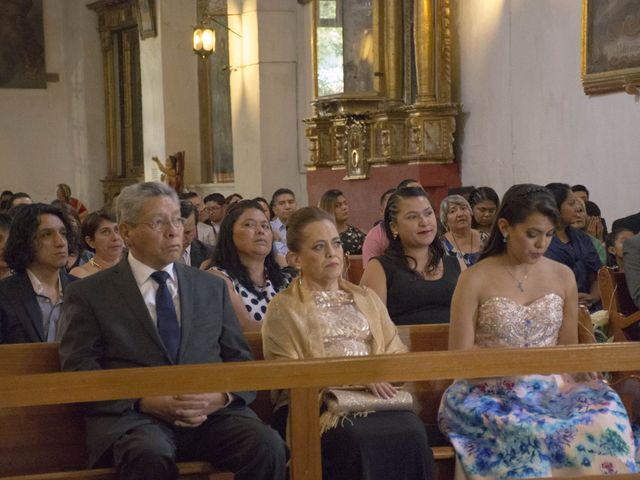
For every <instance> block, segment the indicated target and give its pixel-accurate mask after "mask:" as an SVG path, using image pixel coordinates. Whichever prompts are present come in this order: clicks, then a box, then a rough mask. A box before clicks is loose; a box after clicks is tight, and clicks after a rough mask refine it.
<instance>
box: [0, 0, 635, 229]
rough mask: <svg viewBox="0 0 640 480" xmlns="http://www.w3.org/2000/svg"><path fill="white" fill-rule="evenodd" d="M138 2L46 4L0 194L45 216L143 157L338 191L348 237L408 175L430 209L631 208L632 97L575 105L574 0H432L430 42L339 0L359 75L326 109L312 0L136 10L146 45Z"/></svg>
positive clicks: (399, 10) (247, 188) (254, 186)
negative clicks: (535, 200)
mask: <svg viewBox="0 0 640 480" xmlns="http://www.w3.org/2000/svg"><path fill="white" fill-rule="evenodd" d="M9 3H11V2H9ZM136 3H137V2H134V1H128V2H127V1H107V0H105V1H97V2H92V3H88V2H86V1H84V0H64V1H63V0H47V1H46V2H43V5H42V9H43V10H42V16H43V23H44V58H45V67H46V74H47V77H46V78H47V79H46V83H45V85H44V87H46V88H0V103H1V104H2V111H3V112H4V115H3V118H2V119H1V120H0V144H1V145H2V165H3V182H2V186H3V189H9V190H12V191H25V192H28V193H29V194H31V195H32V197H33V198H34V199H35V200H37V201H47V202H48V201H51V200H52V199H53V198H54V197H55V185H56V184H58V183H66V184H68V185H70V187H71V190H72V192H73V194H74V195H75V196H77V197H78V198H80V199H82V200H83V201H84V203H85V204H86V205H87V206H88V207H89V209H90V210H94V209H98V208H100V207H101V206H102V205H103V204H104V203H105V201H108V200H109V198H110V196H112V195H113V194H114V193H116V192H117V191H118V190H119V189H120V188H121V187H122V186H123V185H125V184H127V182H129V183H130V182H132V181H135V180H140V179H146V180H150V179H158V178H159V176H160V172H159V170H158V167H157V165H156V164H155V163H154V162H153V161H152V158H153V157H157V158H159V159H161V160H163V161H164V159H166V158H168V157H169V155H172V154H174V153H176V152H180V151H184V152H185V169H184V186H185V189H187V190H193V191H197V192H199V193H200V194H205V195H206V194H207V193H211V192H214V191H215V192H220V193H222V194H224V195H228V194H230V193H232V192H240V193H242V194H243V195H244V196H245V197H252V196H258V195H259V196H263V197H267V198H269V197H270V195H271V193H272V192H273V191H274V190H275V189H277V188H279V187H288V188H291V189H292V190H293V191H294V192H295V193H296V195H297V196H298V197H299V199H300V201H299V204H301V205H304V204H307V203H314V202H317V200H318V198H319V196H320V194H321V193H322V191H324V190H326V189H328V188H332V187H335V188H341V189H343V190H344V191H345V193H346V194H347V196H349V197H351V198H353V200H356V199H357V201H355V202H353V203H354V204H353V205H352V217H353V221H356V223H357V224H358V226H360V228H368V226H369V225H371V223H372V221H373V219H375V214H369V213H367V212H366V206H367V204H368V202H369V201H376V200H377V198H378V197H379V195H380V194H381V193H382V192H383V191H385V190H386V189H387V188H389V187H391V186H394V185H395V184H397V182H398V181H399V180H401V179H402V178H407V177H409V178H410V177H419V180H420V181H421V182H422V183H423V185H424V186H425V187H426V188H427V189H428V190H429V189H430V191H431V192H430V193H432V194H435V196H436V198H438V197H440V198H441V196H444V194H446V191H443V189H444V190H446V188H448V187H451V186H460V185H463V186H473V185H475V186H480V185H488V186H491V187H493V188H494V189H495V190H496V191H497V192H498V193H499V194H502V193H503V192H504V191H505V190H506V189H507V188H508V187H509V186H510V185H512V184H514V183H520V182H531V183H539V184H546V183H549V182H552V181H560V182H565V183H569V184H571V185H573V184H584V185H586V186H587V187H588V188H589V189H590V191H591V193H592V198H593V199H594V201H595V202H596V203H597V204H598V205H599V206H600V208H601V210H602V212H603V215H604V216H605V217H607V218H612V219H614V218H619V217H622V216H625V215H629V214H631V213H634V212H636V211H637V203H638V193H637V188H635V187H636V185H635V180H634V178H635V177H634V175H633V174H632V172H634V171H635V168H636V161H637V152H638V150H639V148H638V147H639V146H640V145H639V143H640V136H638V135H637V125H638V119H639V115H640V113H639V108H638V106H639V104H640V97H639V96H638V94H637V90H634V89H633V85H631V87H632V88H630V89H628V92H625V90H624V89H622V88H620V89H618V90H616V91H611V92H605V93H601V94H591V95H587V94H585V90H584V88H583V84H582V82H581V60H582V57H581V55H582V48H583V47H582V42H583V39H582V34H583V24H582V18H583V17H582V13H583V5H582V4H583V2H582V1H581V0H569V1H563V2H557V1H553V0H540V1H536V2H527V1H517V0H482V1H481V0H465V1H461V0H448V1H438V2H435V3H434V4H433V5H434V6H432V7H429V8H430V9H432V10H433V11H426V12H422V13H419V15H422V20H423V21H424V22H432V23H431V24H428V23H424V25H425V28H424V29H423V30H424V31H423V30H418V31H416V29H415V28H414V25H421V22H420V21H419V22H417V23H415V21H416V20H415V19H414V18H413V17H414V16H415V12H413V9H412V7H411V6H412V5H413V2H409V1H405V2H402V1H397V2H396V1H382V0H379V1H362V2H353V3H354V6H353V7H352V8H354V9H356V10H357V9H361V10H366V11H367V15H365V16H362V15H360V14H357V12H355V10H354V12H355V13H354V12H351V13H352V14H350V13H349V12H347V14H346V15H345V16H344V18H342V17H341V18H340V19H339V20H338V21H339V22H343V23H344V25H345V29H344V32H345V35H344V42H345V45H346V46H347V47H348V48H347V47H345V48H344V55H345V56H351V57H353V59H357V58H364V60H363V61H362V62H361V65H364V67H362V68H361V69H360V70H361V71H358V70H357V69H358V67H357V66H355V67H354V65H355V63H353V62H351V68H352V70H354V72H355V73H354V72H351V73H349V71H348V69H347V67H344V69H343V71H342V72H340V73H341V74H342V75H344V79H343V82H344V85H342V87H343V88H342V90H345V92H342V91H341V90H340V87H335V86H333V87H332V86H329V87H327V86H326V85H325V86H324V87H323V86H322V85H321V86H320V88H321V89H322V88H334V90H335V88H337V90H335V91H336V92H338V93H334V90H331V91H329V93H330V94H329V95H323V93H326V92H323V91H322V90H321V91H320V92H319V91H318V85H319V83H321V84H322V82H323V81H325V80H323V78H320V77H318V75H319V74H320V76H322V70H323V68H324V69H328V70H327V71H328V72H331V68H334V70H335V66H334V67H331V62H330V61H329V63H326V62H325V63H322V62H323V59H322V58H320V59H318V55H319V54H322V52H323V51H324V50H323V49H322V44H320V45H318V39H319V37H318V34H317V32H318V31H321V30H322V22H321V21H320V22H318V21H316V20H315V18H316V17H315V16H314V15H315V14H314V8H316V6H317V5H318V2H309V1H297V2H296V1H294V0H245V1H243V0H227V1H214V0H209V1H204V0H171V1H169V0H156V1H155V2H142V3H149V4H150V5H152V11H151V12H149V13H148V15H149V17H148V21H149V22H151V23H150V25H147V27H145V28H148V29H149V32H148V33H147V34H145V35H144V37H145V38H142V35H141V34H140V35H138V37H135V35H132V32H134V33H136V32H137V31H138V29H139V26H138V23H137V22H138V20H137V18H138V17H136V15H138V13H139V12H138V11H137V10H136V8H134V6H135V5H134V4H136ZM332 3H333V4H335V2H328V3H327V5H330V4H332ZM338 3H340V5H342V3H343V2H338ZM351 3H352V2H344V4H345V5H347V4H351ZM6 15H7V18H9V15H10V9H9V8H7V11H6ZM116 17H117V18H116ZM360 17H362V18H363V19H364V20H363V21H362V22H360V23H361V25H358V23H357V22H355V21H353V22H352V20H351V19H355V18H360ZM5 21H8V20H5ZM203 21H205V22H207V21H208V23H210V24H211V25H212V26H214V27H215V30H216V34H217V48H216V51H215V52H214V53H213V54H212V55H211V56H209V57H207V58H204V59H203V58H201V57H199V56H198V55H196V54H195V53H194V52H193V46H192V32H193V29H194V26H196V25H199V24H201V23H202V22H203ZM324 21H325V22H326V20H324ZM109 22H111V24H110V23H109ZM351 22H352V23H351ZM363 22H364V23H363ZM366 22H368V23H367V24H366V25H365V23H366ZM445 22H446V23H445ZM350 23H351V24H350ZM318 29H320V30H318ZM358 29H360V30H359V31H358ZM325 30H327V28H325ZM328 30H331V28H328ZM350 30H351V31H350ZM349 35H351V38H349ZM341 41H342V40H341ZM320 42H322V35H320ZM349 42H351V43H349ZM416 42H417V43H416ZM5 45H8V43H5ZM325 50H326V49H325ZM324 52H325V54H326V51H324ZM407 52H409V53H407ZM319 61H320V63H318V62H319ZM334 63H335V62H334ZM347 63H348V62H347V61H346V60H345V63H344V64H345V65H347ZM365 64H366V65H365ZM319 69H320V71H319ZM338 70H341V69H340V68H338ZM358 74H360V76H361V77H363V78H364V77H365V76H366V77H367V78H366V79H365V80H363V81H361V82H360V84H358V83H357V81H356V80H354V78H351V79H350V78H349V76H350V75H351V76H352V77H353V75H356V76H357V75H358ZM127 85H128V86H127ZM417 90H419V91H417ZM319 94H320V96H319ZM336 112H338V113H337V114H336ZM394 112H395V113H394ZM361 114H366V115H365V117H367V118H366V121H365V127H366V132H364V134H363V135H364V136H363V137H362V139H363V140H364V139H365V137H367V136H368V138H366V140H367V141H366V142H365V141H362V142H357V143H358V146H359V148H360V151H359V152H360V153H358V155H359V156H360V160H361V164H362V166H363V167H364V168H365V169H366V173H363V172H360V173H359V174H355V175H354V174H353V172H351V173H349V174H347V173H348V172H347V167H348V162H347V157H348V152H347V150H349V148H348V147H347V146H346V143H345V142H346V137H345V119H350V120H349V121H351V120H353V119H358V118H360V117H359V115H361ZM389 114H391V115H389ZM394 115H395V116H394ZM329 118H334V120H335V119H337V120H339V121H333V124H326V120H327V119H329ZM434 119H437V122H434V121H432V120H434ZM444 119H446V122H444V123H442V122H443V121H444ZM323 122H324V123H323ZM340 122H342V123H341V124H340ZM330 123H331V122H330ZM398 129H399V130H398ZM350 130H352V128H351V126H350ZM412 135H413V138H412ZM421 135H422V137H423V138H422V140H424V142H423V143H424V145H423V147H424V148H422V149H421V148H419V147H416V148H414V147H415V146H416V145H418V144H419V143H420V140H421V139H420V138H418V137H420V136H421ZM438 135H440V137H438V141H439V142H436V143H437V145H436V144H435V143H431V144H429V142H428V137H429V136H438ZM319 138H320V140H318V139H319ZM319 141H321V142H324V143H319ZM354 141H355V140H354ZM327 142H328V143H327ZM412 142H417V143H416V144H413V143H412ZM401 143H402V145H400V144H401ZM336 145H339V146H338V147H336ZM412 145H413V147H412ZM412 148H414V150H411V149H412ZM330 150H333V151H330ZM383 150H384V151H383ZM336 152H337V153H336ZM318 155H320V158H318ZM372 215H373V216H372Z"/></svg>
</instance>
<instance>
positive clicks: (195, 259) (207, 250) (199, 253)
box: [190, 238, 213, 268]
mask: <svg viewBox="0 0 640 480" xmlns="http://www.w3.org/2000/svg"><path fill="white" fill-rule="evenodd" d="M212 253H213V247H211V246H209V245H207V244H206V243H204V242H201V241H200V240H198V239H197V238H196V239H195V240H194V241H193V242H191V251H190V256H191V266H192V267H196V268H200V265H202V262H204V261H205V260H206V259H207V258H209V257H210V256H211V254H212Z"/></svg>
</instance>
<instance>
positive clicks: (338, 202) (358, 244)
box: [318, 189, 366, 255]
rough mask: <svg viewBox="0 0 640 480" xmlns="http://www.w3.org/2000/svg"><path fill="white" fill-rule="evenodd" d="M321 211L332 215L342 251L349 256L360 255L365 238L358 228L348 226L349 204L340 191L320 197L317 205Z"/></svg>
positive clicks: (330, 192) (328, 192)
mask: <svg viewBox="0 0 640 480" xmlns="http://www.w3.org/2000/svg"><path fill="white" fill-rule="evenodd" d="M318 206H319V207H320V208H321V209H322V210H324V211H325V212H327V213H330V214H331V215H333V218H334V219H335V222H336V228H337V229H338V233H339V234H340V241H341V242H342V249H343V250H344V251H345V253H348V254H349V255H361V254H362V244H363V243H364V239H365V237H366V235H365V233H364V232H363V231H362V230H360V229H359V228H356V227H354V226H353V225H349V224H348V223H347V222H348V221H349V203H348V202H347V199H346V198H345V196H344V194H343V193H342V192H341V191H340V190H336V189H333V190H328V191H326V192H324V194H323V195H322V197H320V203H319V205H318Z"/></svg>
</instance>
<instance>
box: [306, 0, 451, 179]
mask: <svg viewBox="0 0 640 480" xmlns="http://www.w3.org/2000/svg"><path fill="white" fill-rule="evenodd" d="M314 10H315V14H314V22H315V23H314V25H313V29H312V31H313V39H312V46H313V58H314V78H315V85H314V89H315V90H314V94H315V95H314V96H315V101H314V105H313V106H314V115H313V117H312V118H309V119H307V120H305V122H306V124H307V129H306V135H307V138H308V139H309V141H310V149H309V150H310V157H309V160H308V163H307V167H308V169H309V170H312V171H313V170H316V169H320V168H332V169H346V171H347V175H346V177H345V178H346V179H361V178H365V177H366V176H367V171H368V168H369V166H370V165H395V164H434V163H452V162H453V160H454V152H453V140H454V133H455V129H456V120H455V117H456V115H457V114H458V113H459V109H460V106H459V105H458V104H457V103H454V102H452V99H451V49H452V44H451V25H450V19H451V6H450V0H352V1H347V0H314Z"/></svg>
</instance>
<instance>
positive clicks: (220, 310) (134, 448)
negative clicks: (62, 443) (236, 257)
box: [60, 182, 286, 480]
mask: <svg viewBox="0 0 640 480" xmlns="http://www.w3.org/2000/svg"><path fill="white" fill-rule="evenodd" d="M117 208H118V222H119V226H120V233H121V235H122V237H123V239H124V240H125V242H126V244H127V246H128V247H129V254H128V256H127V257H126V258H124V259H123V260H122V261H121V262H120V263H119V264H118V265H116V266H115V267H113V268H110V269H108V270H105V271H103V272H99V273H97V274H95V275H92V276H90V277H88V278H86V279H83V280H82V281H79V282H76V283H75V285H71V287H74V286H75V288H70V289H69V290H68V293H67V297H66V299H65V308H64V316H63V331H62V338H61V343H60V358H61V363H62V368H63V369H64V370H97V369H101V368H126V367H146V366H161V365H174V364H183V365H184V364H196V363H216V362H231V361H242V360H249V359H250V358H251V355H250V353H249V348H248V346H247V343H246V341H245V339H244V337H243V335H242V332H241V330H240V326H239V324H238V321H237V319H236V317H235V315H234V313H233V308H232V306H231V302H230V300H229V295H228V293H227V290H226V286H225V284H224V282H223V281H222V280H220V279H218V278H216V277H215V276H213V275H209V274H207V273H206V272H203V271H200V270H197V269H195V268H190V267H187V266H185V265H183V264H181V263H179V262H177V260H178V258H179V257H180V253H181V252H182V232H183V224H184V219H183V218H182V217H181V216H180V205H179V203H178V199H177V197H176V194H175V192H174V191H173V190H172V189H170V188H169V187H167V186H166V185H164V184H160V183H155V182H148V183H139V184H136V185H132V186H129V187H126V188H125V189H123V190H122V192H121V194H120V196H119V198H118V207H117ZM253 398H254V393H253V392H211V393H206V394H192V395H173V396H172V395H168V396H158V397H145V398H140V399H130V400H119V401H108V402H99V403H95V404H92V405H90V406H89V407H88V409H87V415H86V426H87V443H88V447H89V452H90V458H89V463H90V464H91V465H92V466H100V465H103V464H110V463H114V464H115V466H116V469H117V471H118V475H119V478H121V479H150V478H153V479H154V480H156V479H160V480H162V479H176V478H177V477H178V471H177V468H176V461H180V460H193V459H195V460H205V461H209V462H211V463H212V464H213V465H216V466H218V467H221V468H225V469H229V470H232V471H233V472H235V478H236V479H240V480H242V479H244V480H249V479H251V480H259V479H278V480H280V479H284V478H285V475H286V473H285V455H286V454H285V446H284V444H283V442H282V440H281V439H280V438H279V436H278V435H277V434H276V433H275V431H274V430H272V429H270V428H269V427H267V426H265V425H264V424H263V423H261V422H260V420H259V419H258V418H257V417H256V416H255V414H254V413H253V412H252V411H251V410H250V409H249V408H248V407H247V404H248V403H249V402H251V401H252V400H253Z"/></svg>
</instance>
